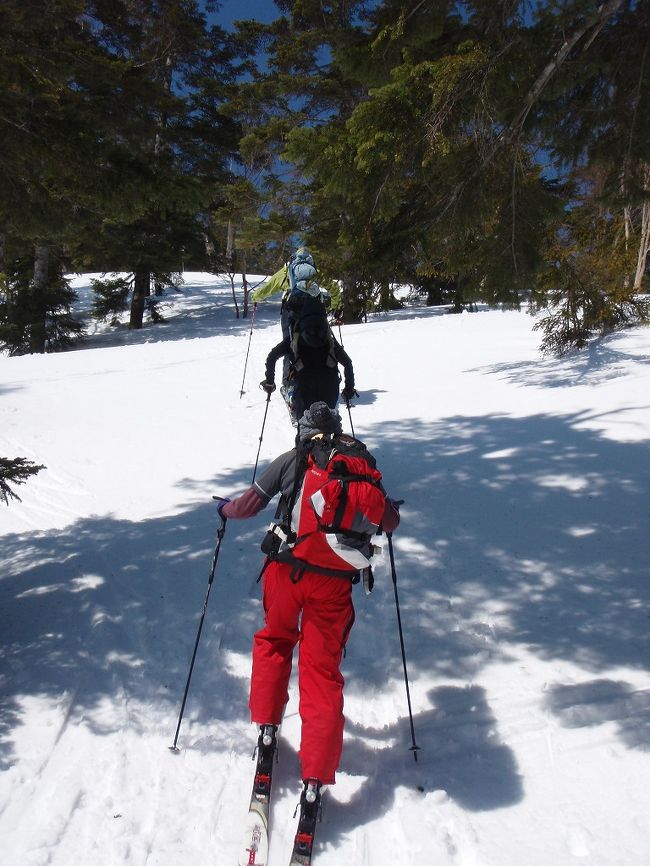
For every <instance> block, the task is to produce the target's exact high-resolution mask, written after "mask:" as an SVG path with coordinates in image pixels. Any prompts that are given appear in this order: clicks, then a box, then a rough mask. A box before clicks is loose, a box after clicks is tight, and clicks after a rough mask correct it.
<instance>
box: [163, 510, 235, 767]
mask: <svg viewBox="0 0 650 866" xmlns="http://www.w3.org/2000/svg"><path fill="white" fill-rule="evenodd" d="M212 498H213V499H220V497H219V496H213V497H212ZM220 519H221V524H220V526H219V529H217V546H216V547H215V549H214V555H213V557H212V567H211V568H210V577H209V578H208V590H207V592H206V594H205V601H204V602H203V610H202V611H201V619H200V621H199V629H198V631H197V633H196V640H195V641H194V652H193V653H192V661H191V662H190V670H189V673H188V675H187V682H186V683H185V691H184V693H183V701H182V703H181V711H180V713H179V715H178V724H177V725H176V733H175V735H174V742H173V743H172V745H171V746H170V747H169V749H170V751H172V752H178V747H177V745H176V743H177V742H178V734H179V732H180V729H181V722H182V721H183V713H184V712H185V703H186V701H187V693H188V692H189V690H190V680H191V679H192V671H193V670H194V662H195V661H196V653H197V650H198V648H199V641H200V639H201V632H202V631H203V622H204V620H205V613H206V611H207V609H208V599H209V598H210V590H211V589H212V581H213V580H214V573H215V571H216V568H217V559H218V558H219V550H220V549H221V541H222V539H223V536H224V533H225V531H226V519H225V518H224V517H221V518H220Z"/></svg>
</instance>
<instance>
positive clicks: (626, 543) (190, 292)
mask: <svg viewBox="0 0 650 866" xmlns="http://www.w3.org/2000/svg"><path fill="white" fill-rule="evenodd" d="M253 281H255V278H254V279H253ZM88 283H89V278H88V277H77V278H75V280H74V285H75V286H76V288H77V289H79V290H80V292H81V294H82V301H83V296H84V295H85V294H87V293H86V292H85V288H86V287H87V286H88ZM86 303H87V301H86ZM164 306H165V308H164V309H163V311H162V312H163V315H165V317H166V322H165V323H163V324H160V325H155V326H153V325H148V326H146V327H145V328H144V329H143V330H142V331H141V332H133V333H130V332H129V331H128V330H127V329H126V328H125V327H118V328H109V327H107V326H106V327H94V328H91V330H92V331H93V334H92V336H91V337H90V338H89V340H88V341H87V342H86V344H85V345H84V346H83V347H82V348H80V349H78V350H75V351H71V352H67V353H63V354H57V355H50V356H27V357H19V358H7V357H2V358H0V370H1V376H0V408H1V416H0V418H1V421H0V454H1V455H2V456H6V457H18V456H21V457H26V458H28V459H30V460H33V461H35V462H37V463H43V464H45V465H46V467H47V469H46V470H44V471H43V472H41V473H40V474H39V475H38V476H36V477H35V478H33V479H31V480H30V481H29V482H28V483H27V484H25V485H24V486H21V487H19V488H15V489H16V492H18V493H19V494H20V496H21V497H22V503H15V502H14V503H12V504H11V505H10V506H9V507H8V508H6V507H4V506H2V508H1V510H0V536H1V552H0V562H1V571H0V649H1V659H0V662H1V678H0V696H1V705H0V840H1V841H0V851H1V853H0V861H1V862H2V863H3V864H6V866H117V864H125V866H228V864H234V863H236V862H237V857H238V849H239V843H240V837H241V833H242V827H243V823H244V816H245V813H246V810H247V807H248V797H249V793H250V786H251V783H252V773H253V763H252V761H251V756H252V753H253V749H254V745H255V741H256V732H255V729H254V727H253V726H252V725H251V724H250V723H249V721H248V709H247V697H248V681H249V673H250V648H251V639H252V635H253V632H254V630H255V629H256V628H258V627H259V626H260V624H261V621H262V609H261V603H260V598H259V595H260V593H259V585H258V584H257V583H256V577H257V574H258V572H259V570H260V566H261V562H262V555H261V553H260V550H259V542H260V539H261V537H262V535H263V533H264V529H265V528H266V525H267V524H268V522H269V520H270V519H271V518H272V515H273V509H272V508H268V509H267V510H266V512H264V513H263V514H261V515H258V517H257V518H255V519H253V520H250V521H246V522H235V521H231V522H229V524H228V526H227V529H226V535H225V537H224V541H223V545H222V549H221V553H220V556H219V560H218V564H217V570H216V576H215V579H214V584H213V587H212V594H211V596H210V603H209V606H208V610H207V615H206V620H205V627H204V631H203V637H202V639H201V643H200V646H199V652H198V658H197V663H196V667H195V670H194V676H193V680H192V686H191V690H190V694H189V699H188V703H187V709H186V717H185V720H184V722H183V725H182V728H181V732H180V738H179V746H180V753H179V754H177V755H175V754H173V753H171V752H170V751H169V749H168V746H169V745H170V744H171V743H172V740H173V736H174V731H175V726H176V721H177V718H178V711H179V707H180V700H181V697H182V692H183V687H184V684H185V679H186V676H187V671H188V667H189V661H190V657H191V653H192V647H193V644H194V639H195V636H196V631H197V627H198V623H199V617H200V613H201V609H202V605H203V600H204V597H205V592H206V588H207V580H208V577H209V571H210V563H211V559H212V554H213V551H214V548H215V533H216V529H217V524H218V520H217V515H216V511H215V506H214V502H213V501H212V496H213V494H222V495H228V494H230V495H232V494H234V493H237V492H241V491H242V490H244V489H245V488H246V487H247V486H248V485H249V483H250V481H251V479H252V473H253V467H254V464H255V458H256V455H257V451H258V448H260V467H262V466H264V465H265V464H266V463H267V462H268V461H269V460H270V459H271V458H272V457H274V456H275V455H276V454H277V453H279V452H281V451H284V450H286V449H287V448H289V447H291V445H292V442H293V429H292V427H291V426H290V423H289V417H288V414H287V411H286V408H285V406H284V404H283V402H282V399H281V397H280V395H279V391H278V392H276V393H275V394H274V395H273V397H272V399H271V401H270V404H269V407H268V415H267V417H266V424H265V427H264V432H263V437H262V441H261V443H260V435H261V430H262V423H263V419H264V410H265V400H266V397H265V395H264V393H263V392H262V391H261V390H260V389H259V387H258V383H259V381H260V380H261V379H262V377H263V372H264V359H265V357H266V354H267V353H268V351H269V350H270V349H271V348H272V346H274V345H275V343H276V342H278V341H279V339H280V328H279V322H278V314H279V305H278V303H277V302H276V301H269V302H266V303H264V304H260V305H259V307H258V309H257V315H256V319H255V327H254V330H253V332H252V337H251V330H250V320H243V319H239V320H238V319H236V318H235V316H234V308H233V303H232V297H231V292H230V287H229V284H228V281H227V280H223V279H220V278H218V277H214V276H209V275H201V274H186V275H185V284H184V286H183V287H182V290H181V292H178V293H175V292H174V293H172V294H171V295H170V296H169V297H168V299H167V301H166V302H165V305H164ZM533 323H534V322H533V320H532V319H531V317H530V316H528V315H527V314H526V313H523V312H522V313H517V312H499V311H481V312H477V313H473V314H469V313H465V314H463V315H441V314H440V311H436V310H433V309H427V308H422V307H420V308H409V309H405V310H403V311H399V312H396V313H392V314H389V315H377V316H375V317H373V318H371V320H370V321H369V322H368V323H367V324H363V325H349V326H344V327H343V328H342V329H341V336H342V338H343V342H344V345H345V348H346V350H347V351H348V353H349V354H350V356H351V357H352V360H353V362H354V367H355V373H356V379H357V388H358V390H359V393H360V398H359V399H358V401H357V405H356V406H355V407H354V408H353V409H352V421H353V424H354V428H355V431H356V433H357V435H358V436H359V437H360V438H362V439H364V440H365V441H366V442H367V443H368V445H369V446H371V448H372V449H373V451H374V453H375V455H376V456H377V459H378V462H379V466H380V468H381V469H382V471H383V474H384V479H385V485H386V487H387V489H388V490H389V492H390V493H391V495H392V496H394V497H395V498H401V499H404V500H405V504H404V506H403V507H402V525H401V527H400V528H399V530H398V531H397V532H396V533H395V537H394V545H395V556H396V566H397V587H398V590H399V600H400V604H401V614H402V621H403V625H404V639H405V647H406V655H407V662H408V670H409V675H410V684H411V698H412V704H413V713H414V724H415V733H416V739H417V744H418V745H419V746H420V749H421V751H420V753H419V760H418V762H417V763H416V762H415V761H414V760H413V756H412V753H411V752H410V751H409V746H410V744H411V735H410V729H409V720H408V712H407V704H406V695H405V687H404V677H403V670H402V662H401V655H400V645H399V636H398V631H397V624H396V610H395V600H394V594H393V583H392V580H391V573H390V569H389V567H388V564H387V560H388V557H387V555H386V553H385V552H384V560H383V561H381V562H379V564H378V565H377V567H376V588H375V591H374V592H373V593H372V595H371V596H369V597H366V596H364V595H363V593H362V592H356V594H355V599H356V602H355V604H356V610H357V621H356V625H355V627H354V629H353V631H352V635H351V639H350V642H349V646H348V651H347V656H346V658H345V660H344V674H345V677H346V716H347V725H346V734H345V744H344V752H343V758H342V764H341V768H340V773H339V775H338V783H337V784H336V785H335V786H333V787H332V788H330V789H329V790H328V791H327V793H326V795H325V798H324V810H323V818H322V822H321V824H320V825H319V827H318V835H317V843H316V848H315V857H314V863H315V864H318V866H342V864H354V866H411V864H420V863H422V864H424V863H427V864H440V866H443V864H444V866H550V864H553V866H573V864H588V866H630V864H634V866H637V864H638V866H641V864H647V863H649V862H650V832H649V830H650V827H649V824H650V818H649V814H650V781H649V780H650V680H649V677H648V666H649V663H650V598H649V581H648V559H649V553H650V541H649V539H650V533H649V531H648V522H649V521H648V517H649V508H650V505H649V503H650V497H649V491H650V454H649V446H648V436H649V433H650V330H648V329H642V328H638V329H630V330H628V331H625V332H624V333H620V334H616V335H613V336H609V337H607V338H605V339H603V340H600V341H597V342H595V343H594V344H593V345H592V346H591V347H590V348H589V349H587V350H585V351H583V352H581V353H578V354H573V355H570V356H569V357H567V358H564V359H561V360H554V359H544V358H542V357H541V356H540V355H539V353H538V349H537V346H538V343H539V335H538V334H536V333H534V332H533V331H532V327H533ZM249 347H250V352H249V355H248V364H247V367H246V377H245V383H244V394H243V395H241V396H240V391H241V389H242V381H243V378H244V369H245V363H246V358H247V352H248V350H249ZM277 374H278V379H279V378H280V365H278V371H277ZM342 414H343V420H344V426H345V427H346V428H347V429H349V418H348V415H347V412H346V411H345V410H344V411H343V413H342ZM358 589H359V588H358V587H357V590H358ZM298 738H299V718H298V715H297V701H296V684H295V682H293V681H292V690H291V700H290V703H289V706H288V710H287V714H286V717H285V722H284V725H283V728H282V732H281V746H280V756H279V763H278V764H277V768H276V772H275V777H274V801H273V805H272V819H273V830H272V839H271V848H270V856H269V866H286V863H288V859H289V852H290V848H291V842H292V838H293V833H294V831H295V819H294V808H295V806H296V803H297V800H298V795H299V790H300V782H299V778H298V774H299V766H298V758H297V751H296V750H297V746H298Z"/></svg>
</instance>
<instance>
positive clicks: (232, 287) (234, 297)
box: [228, 271, 239, 319]
mask: <svg viewBox="0 0 650 866" xmlns="http://www.w3.org/2000/svg"><path fill="white" fill-rule="evenodd" d="M228 278H229V279H230V290H231V292H232V302H233V304H234V305H235V318H236V319H238V318H239V304H238V303H237V292H236V291H235V275H234V274H233V272H232V271H228Z"/></svg>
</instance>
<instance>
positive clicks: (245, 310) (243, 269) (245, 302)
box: [241, 253, 250, 319]
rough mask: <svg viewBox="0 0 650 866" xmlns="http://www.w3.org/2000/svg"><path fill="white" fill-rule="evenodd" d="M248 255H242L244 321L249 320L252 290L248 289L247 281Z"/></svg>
mask: <svg viewBox="0 0 650 866" xmlns="http://www.w3.org/2000/svg"><path fill="white" fill-rule="evenodd" d="M246 269H247V264H246V253H242V256H241V285H242V289H243V292H244V304H243V309H242V317H243V318H244V319H247V318H248V293H249V291H250V289H249V288H248V281H247V279H246Z"/></svg>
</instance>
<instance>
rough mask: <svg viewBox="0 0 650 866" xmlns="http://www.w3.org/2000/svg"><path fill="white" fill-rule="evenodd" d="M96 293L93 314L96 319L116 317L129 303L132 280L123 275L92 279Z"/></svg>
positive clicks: (91, 282)
mask: <svg viewBox="0 0 650 866" xmlns="http://www.w3.org/2000/svg"><path fill="white" fill-rule="evenodd" d="M90 284H91V286H92V290H93V293H94V296H95V297H94V300H93V303H92V314H93V316H94V317H95V318H96V319H108V318H110V319H112V320H114V319H116V317H117V316H119V314H120V313H123V312H124V311H125V310H126V309H127V306H128V303H129V293H130V291H131V281H130V280H126V279H124V278H123V277H115V278H114V279H104V280H91V281H90Z"/></svg>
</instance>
